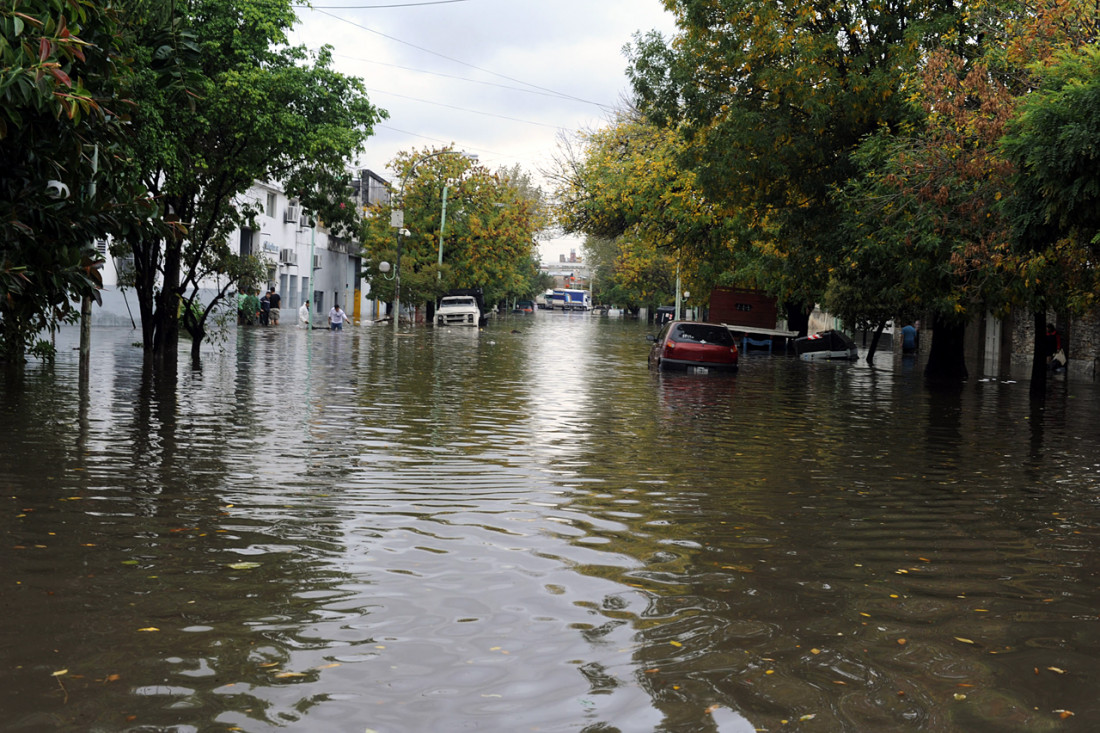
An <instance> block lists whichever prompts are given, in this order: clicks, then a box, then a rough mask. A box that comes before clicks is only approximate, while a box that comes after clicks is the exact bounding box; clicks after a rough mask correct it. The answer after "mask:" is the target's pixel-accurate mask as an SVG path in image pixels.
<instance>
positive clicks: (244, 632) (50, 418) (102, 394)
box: [0, 313, 1100, 733]
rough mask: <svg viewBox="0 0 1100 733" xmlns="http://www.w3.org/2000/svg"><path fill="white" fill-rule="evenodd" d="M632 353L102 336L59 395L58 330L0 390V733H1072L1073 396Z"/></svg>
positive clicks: (1089, 408)
mask: <svg viewBox="0 0 1100 733" xmlns="http://www.w3.org/2000/svg"><path fill="white" fill-rule="evenodd" d="M644 333H645V329H644V327H643V326H640V325H638V324H635V323H631V322H621V321H614V320H611V321H609V320H607V319H601V318H597V317H591V316H582V315H564V314H550V313H538V314H536V315H534V316H527V317H513V318H505V319H501V320H499V321H498V322H496V323H493V324H491V325H490V327H489V328H488V329H486V330H484V331H481V332H473V333H471V332H470V331H469V330H465V329H463V330H461V331H448V330H438V331H437V330H432V329H421V330H416V331H412V332H409V333H404V334H402V335H400V336H399V337H397V338H395V337H394V336H393V334H392V332H391V331H389V330H388V329H381V328H378V329H373V328H364V329H351V330H348V331H345V332H343V333H336V334H332V333H328V332H322V331H316V332H305V331H298V330H295V329H291V328H280V329H264V330H259V329H255V330H250V331H242V332H240V333H235V334H233V336H232V337H231V344H230V346H229V347H228V348H227V350H226V351H225V352H224V353H215V352H211V353H210V354H209V355H208V356H207V358H206V360H205V364H204V369H203V371H201V372H190V371H188V370H187V369H186V368H183V370H182V371H181V374H180V378H179V381H178V384H177V383H175V382H174V381H172V380H166V379H163V378H161V377H159V376H158V375H156V374H155V373H143V371H142V368H141V356H140V352H139V350H137V349H135V348H133V346H132V345H131V342H132V341H134V340H135V339H136V336H134V335H133V334H132V333H131V332H129V331H121V330H120V331H110V330H103V331H97V332H96V344H95V348H94V358H95V362H94V364H93V368H92V374H93V378H92V384H91V385H90V387H89V388H88V389H86V390H83V391H82V390H81V389H79V387H78V385H77V382H76V369H75V364H74V362H75V352H72V351H71V350H70V349H69V348H68V347H69V346H70V345H72V343H71V342H74V341H75V334H71V333H66V334H63V335H62V336H61V337H60V341H59V347H60V348H59V351H60V352H61V359H60V360H59V363H58V364H57V365H56V366H54V367H53V368H45V367H41V366H38V365H30V366H29V367H28V368H27V370H26V372H25V373H23V374H21V375H18V374H6V375H5V376H4V377H3V382H2V383H0V418H2V420H3V425H4V426H5V428H6V429H5V430H4V431H3V433H2V435H3V437H2V438H0V486H2V487H3V496H4V501H5V506H4V509H3V511H2V512H0V527H2V529H3V533H4V538H3V545H2V548H0V553H2V556H3V558H4V562H3V563H2V565H0V581H2V583H3V594H2V595H0V604H2V606H0V608H2V610H3V612H4V614H3V615H4V618H5V622H4V624H3V626H0V628H2V629H3V631H2V636H0V648H3V649H4V650H5V651H4V652H3V656H4V660H5V664H4V665H3V667H2V668H0V669H2V671H0V675H2V677H0V682H2V684H0V709H2V710H3V711H5V715H4V720H5V723H4V726H5V730H27V731H39V730H59V731H70V730H71V731H85V730H135V731H136V730H142V731H149V730H172V731H211V730H233V729H238V730H246V731H267V730H274V729H286V730H300V731H318V730H324V731H356V732H361V731H363V730H366V729H370V730H375V731H379V732H381V733H387V732H390V731H437V730H477V731H525V730H531V731H567V730H573V731H591V732H595V731H624V732H625V731H684V732H688V731H690V732H694V731H721V732H723V733H725V732H729V731H738V732H740V731H751V730H754V729H767V730H772V731H776V730H823V731H825V730H827V731H835V730H850V731H869V730H927V731H953V730H958V731H986V730H988V731H1010V730H1038V731H1042V730H1059V731H1062V730H1091V729H1092V727H1093V725H1094V724H1093V721H1094V720H1095V719H1096V717H1097V714H1098V713H1100V709H1098V707H1100V706H1098V704H1097V702H1096V700H1095V688H1096V676H1097V672H1096V663H1095V661H1094V660H1095V659H1096V658H1097V655H1098V651H1100V649H1098V641H1100V635H1098V633H1097V622H1098V621H1100V618H1098V611H1097V609H1098V607H1100V592H1098V589H1097V582H1096V574H1097V561H1096V560H1095V550H1096V546H1097V540H1098V532H1097V522H1098V514H1100V510H1098V507H1097V494H1098V489H1100V477H1098V473H1097V470H1098V465H1100V464H1098V462H1097V458H1096V456H1097V455H1098V451H1097V448H1098V446H1097V435H1098V432H1097V431H1096V430H1095V426H1094V421H1093V416H1094V415H1096V413H1097V408H1098V407H1100V399H1098V395H1097V392H1096V390H1095V388H1093V387H1092V386H1091V385H1078V384H1073V385H1069V386H1067V385H1065V384H1064V383H1058V384H1055V385H1053V386H1052V390H1051V394H1050V398H1049V399H1048V401H1047V403H1046V404H1045V405H1042V406H1038V405H1034V404H1032V403H1031V402H1030V401H1029V399H1028V395H1027V385H1026V384H1010V383H1001V382H995V381H994V382H976V383H974V384H969V385H967V386H965V387H964V388H962V389H961V390H959V391H957V392H954V393H935V392H929V391H927V390H926V389H925V387H924V385H923V384H922V382H921V380H920V378H919V372H918V371H917V369H916V367H915V366H914V365H912V364H904V363H899V364H897V365H895V364H893V363H891V362H890V361H889V355H886V356H885V359H886V360H885V361H880V362H879V364H878V365H877V368H876V369H870V368H868V367H867V366H866V365H862V364H806V363H802V362H798V361H797V360H794V359H787V358H782V357H769V356H767V355H764V354H759V355H758V354H756V353H753V354H750V355H748V356H747V357H746V358H745V359H743V363H742V369H741V372H740V373H739V374H738V375H736V376H733V377H729V376H708V377H703V378H700V377H697V376H693V375H676V374H673V375H664V374H651V373H649V372H648V371H647V370H646V367H645V356H646V352H647V346H648V344H647V343H646V341H645V339H644ZM185 361H186V360H185ZM1063 711H1065V712H1063ZM1069 713H1073V714H1072V715H1070V714H1069Z"/></svg>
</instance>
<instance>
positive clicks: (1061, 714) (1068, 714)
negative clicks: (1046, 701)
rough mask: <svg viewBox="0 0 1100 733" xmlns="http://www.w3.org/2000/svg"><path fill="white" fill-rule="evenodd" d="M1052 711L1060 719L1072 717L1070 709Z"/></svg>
mask: <svg viewBox="0 0 1100 733" xmlns="http://www.w3.org/2000/svg"><path fill="white" fill-rule="evenodd" d="M1054 712H1055V713H1056V714H1057V715H1058V717H1059V718H1061V719H1062V720H1065V719H1066V718H1069V717H1072V716H1073V712H1072V711H1070V710H1055V711H1054Z"/></svg>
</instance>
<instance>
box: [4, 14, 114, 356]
mask: <svg viewBox="0 0 1100 733" xmlns="http://www.w3.org/2000/svg"><path fill="white" fill-rule="evenodd" d="M134 5H135V4H134V3H131V4H126V3H123V4H121V5H111V6H104V5H102V4H99V3H91V2H66V3H58V2H47V1H46V0H17V1H16V2H11V3H7V4H5V5H4V7H3V8H0V360H3V359H12V360H21V359H22V358H23V355H24V353H25V352H26V349H27V348H28V347H30V348H31V349H32V350H36V351H38V352H39V353H45V352H42V351H41V348H42V347H41V346H38V347H37V349H36V344H35V342H34V337H35V335H36V334H37V333H39V332H40V331H42V330H43V329H48V330H52V329H54V328H56V326H57V325H58V324H59V323H60V322H63V321H65V320H69V319H72V318H74V317H75V312H74V309H73V308H72V305H71V303H72V301H73V300H74V299H79V298H81V297H83V296H87V295H94V294H95V291H96V287H97V283H98V273H97V272H96V271H95V269H94V268H95V261H96V260H97V259H98V256H97V254H96V250H95V248H94V241H95V240H96V239H97V238H100V237H104V236H105V235H106V233H107V232H108V231H111V230H113V229H114V228H115V226H116V225H117V223H118V220H119V219H120V218H121V217H122V216H123V215H124V214H123V213H122V210H123V208H124V206H125V204H126V200H127V197H128V194H127V192H126V191H125V190H123V189H121V188H120V187H119V186H118V185H117V178H116V177H115V175H114V173H115V171H116V170H117V165H116V157H115V156H116V154H117V148H118V144H119V140H120V138H121V136H122V133H123V126H122V125H121V124H120V122H121V120H122V118H123V116H124V115H125V114H127V113H128V112H129V110H130V105H129V103H128V102H127V100H126V99H125V95H126V93H127V90H128V86H129V83H130V80H131V75H132V74H131V72H132V70H131V67H130V65H129V59H128V50H129V48H128V42H129V37H128V35H127V32H126V28H127V26H126V22H127V20H128V16H127V13H126V11H127V10H128V9H130V8H132V7H134ZM96 171H98V172H96ZM93 183H94V187H93Z"/></svg>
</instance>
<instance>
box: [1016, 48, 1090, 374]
mask: <svg viewBox="0 0 1100 733" xmlns="http://www.w3.org/2000/svg"><path fill="white" fill-rule="evenodd" d="M1098 136H1100V53H1098V52H1097V51H1096V48H1095V47H1094V46H1084V47H1082V48H1080V49H1074V50H1068V51H1065V52H1063V53H1062V54H1060V55H1059V56H1057V57H1056V59H1055V60H1054V63H1053V64H1052V65H1051V66H1050V67H1048V68H1047V69H1045V70H1044V71H1043V72H1042V74H1041V85H1040V88H1039V90H1038V91H1036V92H1034V93H1032V94H1030V95H1028V96H1027V98H1026V99H1025V100H1024V101H1023V104H1022V106H1021V108H1020V111H1019V115H1018V116H1017V117H1016V118H1015V119H1013V120H1012V122H1011V123H1010V126H1009V129H1008V134H1007V135H1006V136H1005V137H1004V139H1003V141H1002V145H1003V150H1004V153H1005V155H1007V157H1008V158H1009V160H1011V161H1012V162H1013V163H1014V164H1015V166H1016V169H1015V175H1014V176H1013V184H1014V186H1015V196H1013V197H1012V198H1011V199H1010V200H1008V201H1006V207H1005V208H1006V212H1007V214H1008V216H1009V217H1010V218H1011V221H1012V223H1013V225H1014V231H1015V234H1016V243H1017V247H1018V249H1017V253H1018V255H1019V261H1020V274H1021V277H1022V279H1024V280H1025V281H1026V282H1028V284H1029V285H1031V289H1032V291H1033V293H1034V298H1033V303H1034V310H1035V313H1036V319H1035V333H1036V339H1035V350H1034V358H1033V361H1032V383H1033V385H1034V384H1039V385H1042V384H1045V377H1046V365H1045V354H1044V353H1043V351H1042V348H1041V345H1040V340H1039V338H1038V334H1041V333H1042V332H1043V323H1042V322H1043V321H1044V320H1045V318H1046V312H1047V309H1048V308H1053V309H1055V310H1061V311H1063V312H1070V313H1083V312H1086V311H1088V310H1089V309H1091V308H1093V307H1095V305H1096V302H1097V291H1098V288H1100V281H1098V270H1097V257H1098V256H1100V172H1098V170H1097V162H1098V160H1097V158H1098V152H1097V149H1096V140H1097V139H1098Z"/></svg>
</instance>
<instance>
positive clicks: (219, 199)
mask: <svg viewBox="0 0 1100 733" xmlns="http://www.w3.org/2000/svg"><path fill="white" fill-rule="evenodd" d="M294 21H295V16H294V13H293V11H292V9H291V6H290V4H289V2H287V0H228V1H226V0H191V1H190V2H186V3H184V2H180V3H178V4H177V5H176V6H175V12H174V14H173V17H172V22H171V24H170V25H169V26H168V27H167V28H164V27H162V26H160V25H150V26H147V27H144V28H143V29H142V32H143V36H142V39H143V48H142V51H143V54H144V55H143V56H142V57H141V60H142V61H143V62H144V63H145V64H146V66H145V68H147V69H150V70H152V69H154V68H155V65H156V62H157V61H158V60H159V59H162V58H165V57H169V58H172V59H173V60H174V61H175V66H174V67H173V70H172V73H173V74H174V79H175V81H176V83H174V84H168V85H166V84H164V83H163V82H162V78H161V75H158V74H154V73H144V74H142V75H141V78H140V82H139V86H138V91H137V95H136V96H137V102H138V104H137V109H136V111H135V113H134V116H133V122H132V125H131V127H130V129H131V131H132V137H131V144H132V149H133V168H132V170H131V175H132V176H133V179H134V180H135V181H138V182H140V184H141V185H142V186H143V187H145V188H146V189H147V190H148V191H150V192H151V193H152V194H153V196H154V199H155V200H156V202H157V204H158V218H159V219H160V220H161V221H163V222H165V223H166V224H167V231H168V235H167V236H165V237H159V236H150V235H149V234H147V233H143V232H137V233H135V234H134V235H133V236H128V237H126V238H125V239H124V242H125V247H127V248H128V249H129V251H130V252H131V253H132V254H133V256H134V269H135V289H136V291H137V295H138V303H139V308H140V311H141V317H142V339H143V343H144V346H145V349H146V352H147V353H151V354H156V355H158V356H160V357H162V358H163V359H165V360H166V361H168V362H170V363H171V362H174V360H175V355H176V352H177V348H178V338H179V318H178V314H179V313H181V312H183V313H186V314H187V317H186V318H185V320H184V326H185V327H186V328H187V329H188V331H189V332H190V334H191V336H192V347H191V351H192V358H193V360H194V361H195V362H196V363H197V362H198V356H199V349H200V345H201V342H202V339H203V337H204V336H205V334H206V323H207V322H208V319H209V317H210V315H211V314H212V313H213V312H215V310H216V309H217V308H218V307H219V304H220V303H221V302H222V301H223V300H224V299H225V298H226V296H227V294H228V292H229V290H230V289H231V288H232V287H233V286H234V285H235V283H236V282H237V281H238V280H239V279H240V278H241V277H245V276H247V275H248V273H249V272H251V271H252V270H251V269H250V267H249V266H248V265H247V263H240V262H237V261H236V260H235V257H236V255H235V253H233V252H232V251H231V248H230V246H229V243H228V241H227V237H228V235H229V233H230V232H231V231H232V230H233V229H234V228H236V227H239V226H247V225H249V224H250V223H251V222H252V221H253V218H254V217H255V216H256V214H257V213H258V208H257V206H256V205H255V204H254V203H253V202H247V201H243V200H242V198H241V196H242V194H244V193H245V192H246V191H247V190H248V188H249V187H250V186H251V185H252V183H253V182H254V181H255V180H274V181H279V182H281V183H282V184H283V186H284V187H285V189H286V190H287V191H288V193H290V194H291V195H295V196H297V197H298V198H299V200H300V201H301V203H302V205H303V207H304V208H306V209H308V210H310V211H311V212H313V213H314V215H315V216H324V220H325V223H326V225H327V226H329V227H330V228H335V229H336V230H337V232H338V233H339V231H347V230H349V229H350V228H351V226H352V225H353V222H354V206H352V205H351V202H350V199H349V189H348V176H347V173H346V167H347V165H348V163H349V162H350V160H351V158H352V157H353V156H354V155H355V154H356V153H358V152H360V151H361V150H362V148H363V144H364V142H365V140H366V139H367V137H368V136H369V135H370V133H371V129H372V126H373V125H374V124H375V123H376V122H377V121H378V120H379V119H380V118H382V117H383V116H384V114H385V113H384V112H381V111H379V110H378V109H376V108H375V107H374V106H373V105H371V104H370V102H369V101H368V99H367V96H366V92H365V90H364V89H363V85H362V82H361V81H360V80H359V79H355V78H351V77H347V76H344V75H342V74H340V73H338V72H336V71H334V70H333V69H332V68H331V61H332V59H331V51H330V49H328V48H327V47H326V48H322V49H321V50H320V51H319V52H318V53H317V54H316V55H314V56H312V57H311V56H310V55H309V54H307V53H306V52H305V51H304V50H303V49H301V48H289V47H287V46H286V45H285V44H286V42H287V32H288V30H289V29H290V28H291V27H292V25H293V23H294ZM341 204H342V205H343V206H341ZM211 282H215V283H216V285H215V286H214V289H215V293H214V297H213V298H212V299H210V300H203V293H202V290H201V288H202V287H204V286H206V285H208V284H209V283H211ZM197 314H201V315H197Z"/></svg>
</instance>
